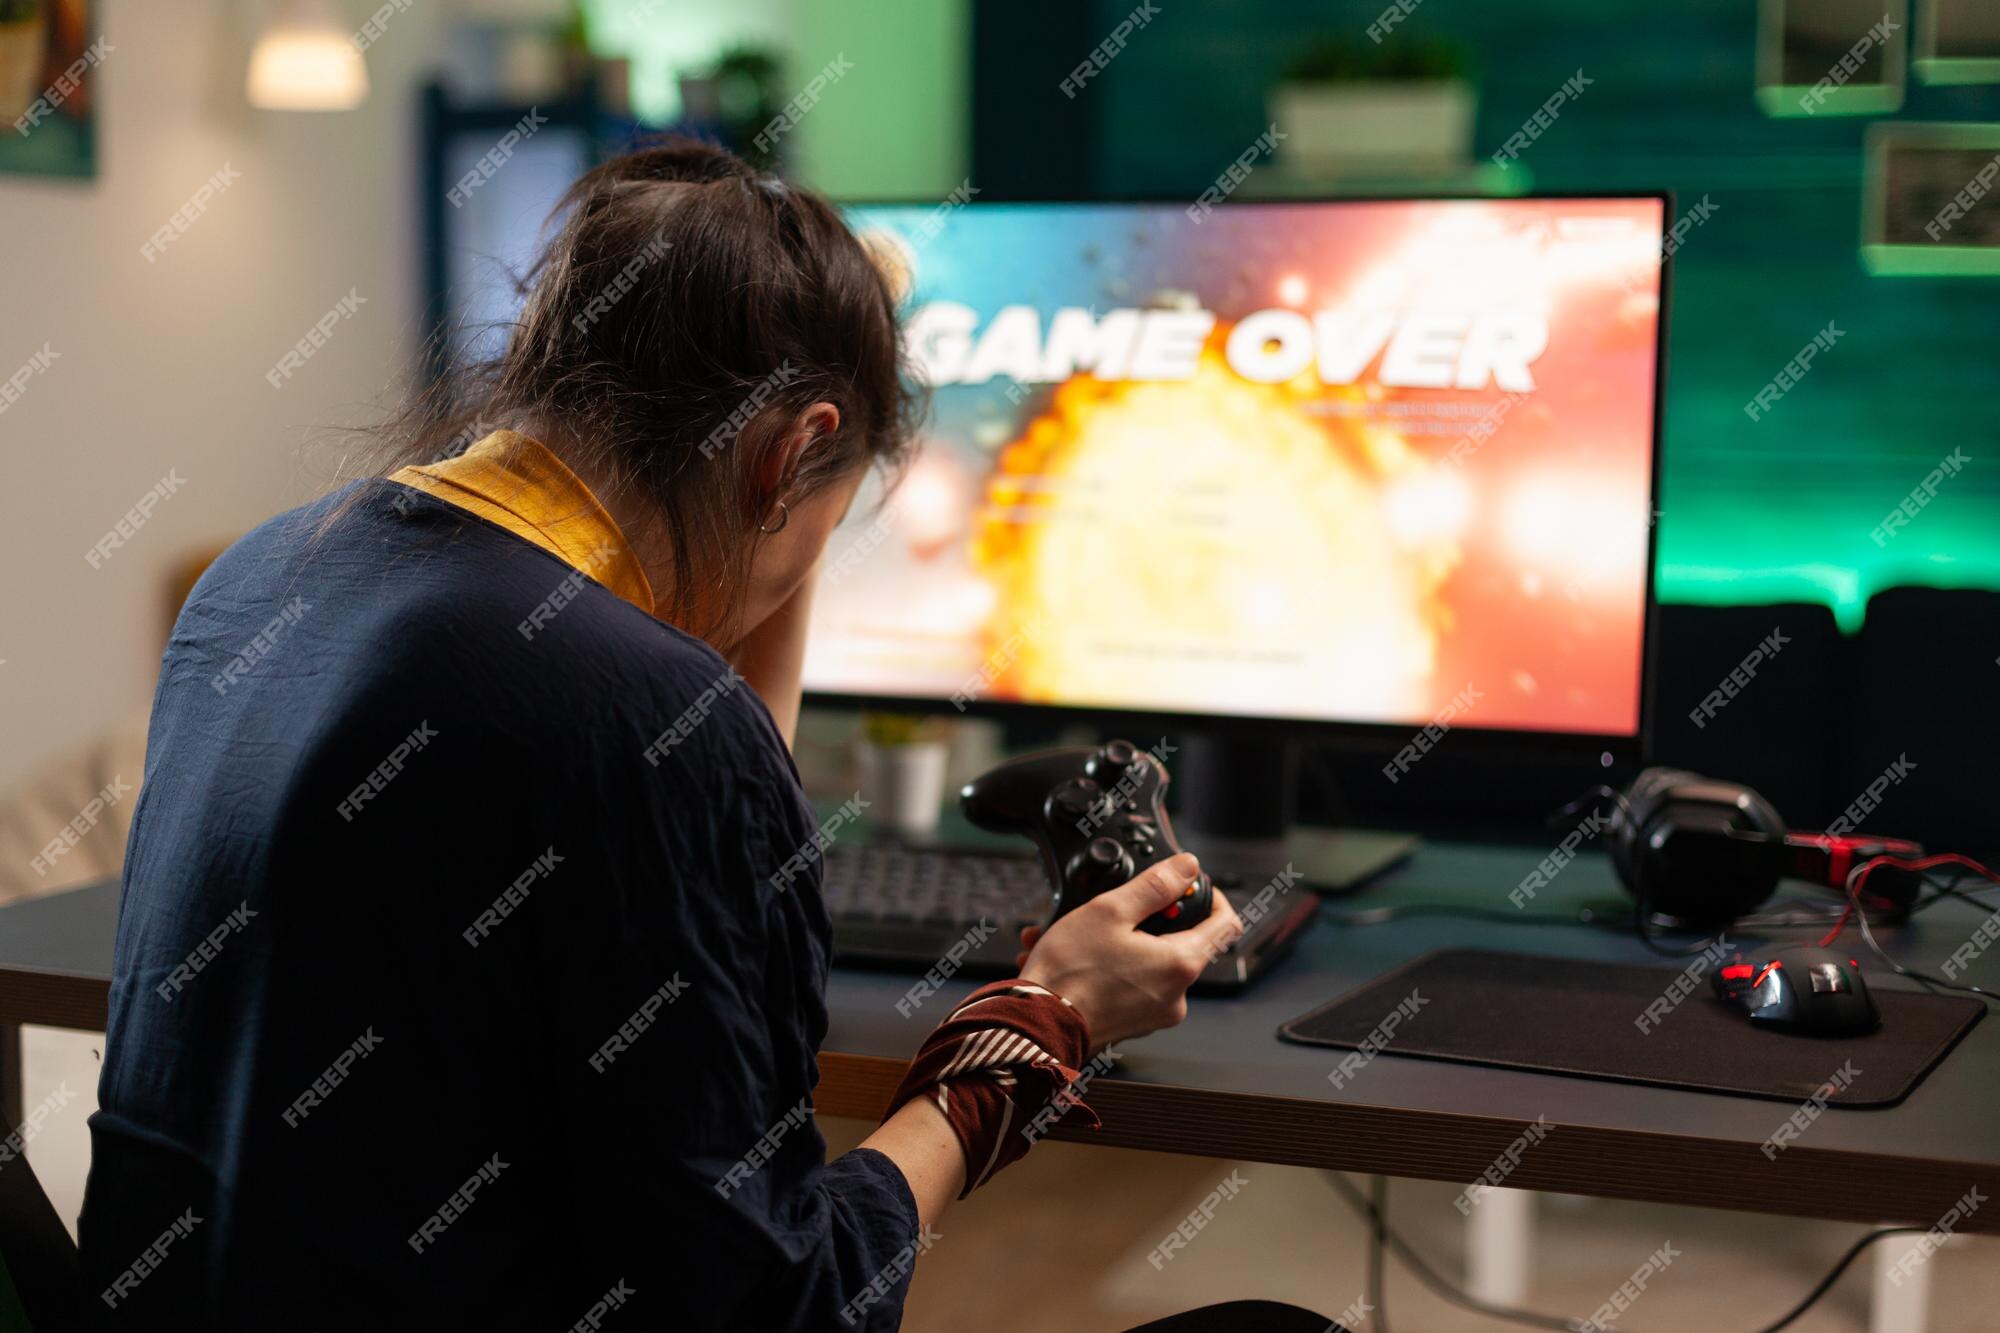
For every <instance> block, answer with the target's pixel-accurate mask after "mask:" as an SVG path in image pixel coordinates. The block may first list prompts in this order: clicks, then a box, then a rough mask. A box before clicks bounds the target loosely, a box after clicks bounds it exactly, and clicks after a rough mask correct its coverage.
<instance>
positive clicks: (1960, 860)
mask: <svg viewBox="0 0 2000 1333" xmlns="http://www.w3.org/2000/svg"><path fill="white" fill-rule="evenodd" d="M1884 865H1889V866H1901V867H1902V868H1903V869H1905V870H1931V869H1934V868H1936V867H1938V866H1945V865H1952V866H1964V867H1965V868H1966V869H1968V870H1971V871H1973V872H1974V873H1976V874H1979V875H1983V876H1984V877H1985V878H1987V879H1989V880H1991V881H1993V882H1994V883H1995V884H2000V874H1995V873H1994V872H1993V871H1991V870H1988V869H1987V868H1986V867H1985V866H1983V865H1981V864H1979V862H1977V861H1975V860H1973V859H1972V858H1971V857H1969V856H1960V855H1959V854H1958V853H1957V852H1940V853H1938V854H1937V855H1936V856H1925V857H1920V858H1918V859H1917V860H1915V861H1906V860H1904V859H1903V858H1901V857H1899V856H1877V857H1875V858H1873V859H1871V860H1868V861H1864V862H1862V864H1861V865H1859V866H1857V867H1856V868H1855V870H1854V872H1853V873H1852V874H1851V875H1849V876H1848V878H1847V904H1846V906H1844V907H1842V908H1841V909H1840V919H1839V920H1838V921H1835V922H1834V923H1833V929H1832V930H1829V931H1828V932H1826V934H1825V935H1824V936H1822V937H1821V938H1820V942H1819V947H1820V948H1822V949H1824V948H1826V947H1827V946H1828V945H1830V944H1832V943H1833V942H1834V941H1835V940H1837V939H1839V938H1840V932H1841V931H1842V930H1845V929H1846V928H1847V922H1848V920H1849V919H1850V918H1851V917H1853V915H1854V913H1855V912H1856V911H1857V910H1858V909H1859V908H1860V906H1861V885H1862V884H1863V882H1865V881H1866V880H1867V878H1868V876H1869V874H1870V873H1871V872H1872V871H1873V870H1874V869H1875V867H1876V866H1884Z"/></svg>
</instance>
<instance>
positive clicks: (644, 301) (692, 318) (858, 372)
mask: <svg viewBox="0 0 2000 1333" xmlns="http://www.w3.org/2000/svg"><path fill="white" fill-rule="evenodd" d="M552 222H553V223H554V224H555V225H556V231H555V234H554V235H553V237H552V238H551V239H550V240H549V242H548V243H547V245H546V246H545V247H544V249H543V250H542V252H541V254H540V256H539V257H538V258H537V260H536V261H535V263H534V264H533V266H532V267H531V268H530V269H529V270H528V271H527V273H526V274H524V275H522V277H521V278H520V286H521V289H522V292H523V295H524V296H525V305H524V307H523V309H522V312H521V315H520V317H519V319H518V321H517V322H516V323H515V324H514V325H513V326H512V328H511V332H510V336H509V337H508V339H507V346H506V349H505V351H504V352H502V353H501V354H500V355H499V357H498V358H496V359H494V360H492V361H487V362H472V363H461V364H450V365H448V366H447V368H446V370H445V372H444V374H443V375H442V376H441V377H440V378H439V379H438V380H437V381H436V382H435V383H434V384H432V385H431V386H430V387H429V388H428V389H426V390H425V391H423V392H422V393H420V394H418V395H417V397H416V398H415V399H413V400H412V401H411V403H410V404H409V405H408V406H406V407H405V408H404V409H403V410H402V411H401V412H399V413H398V414H397V415H396V416H395V417H394V418H393V419H392V420H391V421H390V423H389V424H388V426H387V428H386V429H385V431H384V449H383V454H384V456H383V457H381V458H379V459H377V460H375V461H376V462H377V463H378V464H381V465H383V467H382V470H385V471H386V470H393V469H394V468H395V467H400V466H403V465H405V464H409V463H421V462H428V461H433V460H435V459H437V458H438V457H439V456H440V455H441V454H445V453H450V452H456V451H457V450H461V449H463V448H464V446H465V445H466V444H469V443H471V442H472V441H473V440H475V439H477V438H478V437H479V436H480V435H482V434H484V433H485V432H486V431H488V430H491V429H496V428H499V427H509V428H512V429H516V430H520V431H522V432H523V433H525V434H530V435H536V436H538V438H542V440H543V442H544V443H546V444H548V445H550V446H551V447H552V448H555V449H557V451H558V452H559V453H561V454H562V455H563V456H564V457H565V458H566V459H567V460H568V461H571V462H572V463H573V464H575V463H578V462H582V463H585V464H588V465H589V466H590V468H591V470H592V471H593V472H594V473H595V474H596V475H597V476H599V477H608V478H610V479H611V484H612V485H613V486H615V487H617V488H618V489H620V490H622V491H626V492H636V493H637V494H638V495H640V496H642V497H643V498H644V499H645V500H646V501H647V502H648V503H647V505H646V508H647V509H648V510H649V512H652V513H655V514H657V516H658V521H659V523H660V525H661V532H662V534H663V535H664V537H665V539H666V542H667V543H668V545H669V546H670V547H671V550H672V555H673V570H672V573H673V587H672V588H671V590H668V591H667V593H666V595H664V596H663V598H662V601H663V605H662V606H661V607H660V613H661V614H662V616H664V617H665V618H666V619H668V620H671V621H673V622H674V623H675V624H677V625H679V626H681V627H682V628H683V629H686V630H688V631H689V632H691V633H698V634H699V633H709V632H712V631H715V630H717V629H720V628H722V627H723V626H724V625H725V624H726V622H727V620H728V618H729V616H730V614H731V612H732V610H733V608H734V607H735V606H736V604H737V601H738V595H739V593H740V592H741V589H742V587H743V585H744V581H745V579H746V577H747V573H748V568H749V561H750V556H751V553H752V551H753V550H754V544H755V538H756V536H757V531H756V530H757V525H758V523H759V522H760V521H761V520H763V519H764V518H766V517H767V516H768V514H769V513H770V512H771V504H772V500H773V499H774V498H775V496H774V495H772V494H771V493H769V492H764V491H762V490H761V489H760V487H759V486H758V484H757V480H756V478H757V475H758V471H759V466H760V464H761V463H762V462H763V461H764V460H765V458H766V457H767V455H768V453H769V451H770V450H772V449H775V448H778V447H780V446H781V444H782V442H783V437H784V431H785V427H786V426H788V425H789V424H790V423H791V422H792V421H793V420H794V419H795V418H796V417H797V415H798V413H799V412H801V411H802V410H804V409H805V408H806V407H808V406H810V405H811V404H813V403H815V402H822V401H823V402H829V403H832V404H833V405H834V406H835V407H837V408H839V410H840V426H839V428H838V429H837V430H835V431H833V432H831V433H830V434H828V435H825V436H823V437H821V438H820V439H819V440H818V441H817V442H815V443H814V444H813V445H812V446H810V447H809V448H808V449H807V450H806V452H805V453H804V454H803V455H802V456H801V458H800V459H799V461H798V464H797V466H796V468H795V469H794V470H793V472H792V473H791V474H790V475H788V476H787V477H786V478H785V479H784V481H783V482H782V483H781V485H780V487H779V490H778V492H777V494H782V495H785V496H789V497H791V498H792V499H793V500H794V502H796V500H797V499H799V498H802V497H804V496H806V495H810V494H811V493H812V492H813V491H815V490H816V489H818V488H820V487H822V486H824V485H827V484H829V483H830V482H832V481H834V480H836V479H838V478H842V477H845V476H847V475H850V474H851V472H852V471H853V470H854V469H855V468H857V467H861V466H866V465H867V464H869V463H880V464H884V465H886V466H889V467H892V468H893V467H895V466H898V465H900V464H901V463H902V462H903V461H904V460H905V458H906V456H907V454H908V451H909V447H910V441H911V439H912V437H913V433H914V430H915V427H916V423H917V421H918V419H919V416H920V413H921V409H922V400H921V397H920V396H919V395H918V394H917V393H916V392H915V391H914V390H913V389H912V388H911V384H912V381H911V379H910V377H909V376H908V375H907V374H906V373H905V366H904V364H903V353H902V343H901V339H900V337H899V335H898V330H897V327H896V316H895V298H894V296H893V295H892V293H891V291H890V288H889V284H888V281H887V280H886V279H885V277H884V275H883V274H882V272H881V271H880V270H879V269H878V268H877V267H876V265H875V263H874V262H873V261H872V260H871V259H870V257H869V254H868V253H867V251H866V250H865V249H864V248H863V246H862V245H861V243H860V242H859V241H857V240H856V239H855V237H854V235H853V234H852V233H851V232H850V231H848V229H847V226H846V224H845V223H844V222H843V221H842V219H841V217H840V214H839V212H838V211H837V210H836V209H835V208H834V207H833V206H832V205H831V204H829V203H828V202H827V201H826V200H825V199H823V198H821V197H820V196H819V195H817V194H815V193H813V192H812V191H810V190H805V189H801V188H799V187H798V186H796V185H793V184H790V183H788V182H786V181H784V180H781V179H780V178H778V177H776V176H773V175H768V174H765V173H762V172H759V171H757V170H756V169H754V168H752V167H750V166H749V165H747V164H745V163H744V162H742V161H741V160H740V159H738V158H736V157H734V156H732V155H730V154H729V153H727V152H725V151H723V150H722V149H720V148H716V147H714V146H712V145H709V144H705V143H701V142H699V141H696V140H692V139H683V138H670V139H664V140H660V141H658V142H656V143H654V144H651V145H649V146H646V147H643V148H640V149H639V150H637V151H634V152H630V153H626V154H625V155H623V156H621V157H617V158H613V159H611V160H610V161H608V162H605V163H603V164H602V165H600V166H597V167H595V168H593V169H592V170H590V171H589V172H587V173H586V174H585V175H584V176H582V177H581V178H580V179H579V180H577V182H576V183H575V184H574V185H572V186H571V187H570V189H569V191H568V192H567V193H566V194H565V195H564V196H563V199H562V200H561V202H560V203H559V204H558V205H557V207H556V210H555V212H554V214H553V216H552Z"/></svg>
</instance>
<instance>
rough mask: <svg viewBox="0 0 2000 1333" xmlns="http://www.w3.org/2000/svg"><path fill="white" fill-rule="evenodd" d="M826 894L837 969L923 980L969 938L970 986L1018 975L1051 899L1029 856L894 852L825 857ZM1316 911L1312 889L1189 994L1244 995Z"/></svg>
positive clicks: (858, 849)
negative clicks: (1028, 933) (1026, 935)
mask: <svg viewBox="0 0 2000 1333" xmlns="http://www.w3.org/2000/svg"><path fill="white" fill-rule="evenodd" d="M1216 882H1217V884H1218V885H1220V886H1221V887H1222V888H1223V889H1224V890H1225V891H1227V890H1228V889H1230V888H1231V887H1232V886H1231V884H1230V883H1229V881H1228V879H1227V878H1226V877H1223V876H1218V877H1217V879H1216ZM822 892H823V894H824V896H825V899H826V908H827V912H828V913H829V914H830V915H831V916H832V917H833V959H834V962H836V963H839V964H844V965H847V966H862V967H879V968H887V969H891V970H894V971H904V972H923V971H926V970H928V969H929V968H931V967H934V966H936V964H937V962H938V960H939V959H941V958H943V957H944V955H945V952H946V951H947V950H949V949H951V948H953V947H954V946H957V945H959V944H961V942H963V941H965V940H967V939H968V937H973V938H974V939H975V942H974V943H973V947H972V948H971V949H970V950H969V951H967V952H966V953H965V955H964V961H963V962H962V963H961V965H960V967H959V969H958V973H959V975H963V976H965V977H968V978H992V977H1007V976H1012V975H1014V971H1015V968H1014V955H1015V954H1017V953H1019V952H1020V949H1021V939H1020V935H1021V928H1022V927H1023V926H1029V925H1036V924H1039V923H1041V922H1042V921H1045V920H1047V919H1048V915H1049V910H1050V907H1051V905H1052V903H1053V899H1054V894H1053V892H1052V891H1051V889H1050V887H1049V881H1048V876H1047V874H1046V873H1045V872H1044V871H1043V869H1042V863H1041V861H1040V859H1039V858H1038V857H1037V856H1036V855H1035V854H1034V853H1033V852H1032V851H1022V852H1013V851H992V850H986V849H979V850H974V849H971V848H948V847H911V846H907V845H904V844H900V843H893V842H871V843H859V844H856V843H843V844H837V845H835V846H833V847H829V848H828V849H827V853H826V866H825V872H824V876H823V885H822ZM1239 897H1240V895H1239ZM1232 901H1235V900H1234V899H1232ZM1240 905H1241V904H1240V902H1239V906H1240ZM1317 908H1318V897H1317V895H1315V894H1314V893H1313V892H1312V891H1311V890H1310V889H1307V888H1305V887H1304V886H1301V887H1300V888H1298V889H1297V890H1295V891H1293V892H1291V893H1289V894H1288V895H1286V897H1285V898H1284V899H1281V900H1280V901H1279V903H1278V904H1277V905H1276V906H1275V907H1274V908H1273V910H1271V911H1270V912H1268V913H1267V914H1266V915H1265V916H1264V917H1263V918H1262V919H1261V920H1259V921H1258V922H1256V923H1255V924H1254V925H1252V926H1251V928H1250V929H1249V931H1248V932H1247V933H1246V934H1245V935H1244V937H1243V938H1242V939H1241V940H1239V941H1238V942H1237V945H1236V947H1235V948H1234V949H1232V950H1230V951H1229V952H1228V953H1226V954H1224V955H1222V956H1221V957H1220V958H1218V959H1216V960H1215V962H1213V963H1211V964H1210V965H1209V967H1208V970H1207V971H1206V972H1204V973H1203V974H1202V978H1201V980H1200V981H1198V982H1196V983H1195V988H1196V989H1197V990H1204V991H1229V990H1238V989H1241V988H1242V987H1243V986H1245V985H1248V984H1249V983H1250V982H1251V981H1252V980H1254V979H1255V978H1256V977H1258V976H1260V975H1261V974H1262V973H1263V972H1264V971H1265V970H1266V969H1267V968H1269V967H1270V966H1271V965H1272V964H1273V963H1275V962H1276V961H1277V960H1278V959H1279V958H1281V957H1282V956H1283V955H1284V954H1285V953H1286V952H1288V951H1289V950H1290V949H1291V946H1292V944H1293V943H1295V942H1296V940H1297V938H1298V936H1299V935H1300V934H1302V933H1303V932H1304V930H1305V928H1306V927H1307V926H1308V925H1310V924H1311V922H1312V919H1313V917H1314V915H1315V913H1316V911H1317ZM989 927H990V928H991V929H990V930H989V929H988V928H989Z"/></svg>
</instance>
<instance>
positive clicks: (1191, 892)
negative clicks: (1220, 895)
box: [1181, 884, 1195, 898]
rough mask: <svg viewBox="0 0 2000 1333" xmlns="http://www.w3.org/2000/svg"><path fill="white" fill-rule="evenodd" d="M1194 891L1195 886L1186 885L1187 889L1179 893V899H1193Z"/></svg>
mask: <svg viewBox="0 0 2000 1333" xmlns="http://www.w3.org/2000/svg"><path fill="white" fill-rule="evenodd" d="M1194 890H1195V886H1194V885H1192V884H1190V885H1188V886H1187V888H1186V889H1184V890H1183V891H1182V892H1181V897H1183V898H1192V897H1194Z"/></svg>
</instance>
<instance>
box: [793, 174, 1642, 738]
mask: <svg viewBox="0 0 2000 1333" xmlns="http://www.w3.org/2000/svg"><path fill="white" fill-rule="evenodd" d="M1663 211H1664V203H1663V201H1662V200H1660V199H1658V198H1627V199H1561V200H1557V199H1511V200H1482V201H1424V202H1419V201H1410V200H1396V201H1362V202H1341V203H1300V204H1291V203H1260V204H1250V205H1237V204H1232V205H1228V206H1224V207H1219V208H1214V209H1212V210H1206V211H1204V206H1203V205H1200V204H1196V205H1194V206H1191V207H1182V206H1179V205H1173V204H983V203H970V204H964V205H961V204H960V203H959V202H958V201H957V200H955V199H954V200H947V201H945V202H944V203H942V204H939V205H935V206H867V207H855V208H852V209H850V210H849V217H850V220H851V221H852V222H853V224H854V226H855V228H856V230H857V231H858V232H859V233H860V234H861V235H862V236H863V238H864V240H865V242H866V243H867V244H868V245H869V246H870V247H871V248H873V249H874V250H875V252H876V253H877V254H878V256H879V257H880V259H881V260H882V262H883V263H884V264H885V266H886V267H887V268H888V270H889V271H890V272H891V274H892V276H893V279H894V281H895V283H896V284H897V287H898V294H899V296H900V297H901V298H902V301H903V313H904V316H905V318H906V321H907V328H906V339H907V342H908V345H909V348H910V351H911V354H912V357H913V360H914V362H915V365H916V367H917V370H918V372H919V373H920V375H921V376H922V377H923V378H925V379H926V380H927V381H928V382H929V383H930V384H931V385H932V388H933V407H932V412H931V416H930V419H929V421H928V423H927V425H926V428H925V430H924V433H923V437H922V447H921V452H920V453H919V455H918V457H917V458H916V461H915V462H914V464H913V465H912V467H911V468H910V469H909V471H908V473H907V474H906V476H905V477H904V479H903V482H902V485H901V486H900V488H899V489H897V490H896V491H895V492H894V493H893V494H891V495H889V496H887V497H886V499H885V498H884V497H883V496H882V494H881V492H880V490H879V488H878V487H877V486H876V484H875V483H874V482H872V481H871V483H870V485H869V486H868V487H866V488H864V490H863V492H862V494H861V496H860V497H859V499H858V500H857V502H856V504H855V505H854V507H853V509H852V511H851V512H850V513H849V515H848V518H847V520H846V522H845V523H844V524H843V527H842V529H841V531H840V532H838V533H836V534H835V536H834V538H833V540H832V542H831V543H830V544H829V546H828V548H827V555H826V561H825V566H824V569H823V573H822V578H821V582H820V585H819V587H818V589H817V591H816V594H815V601H814V608H813V624H812V631H811V634H810V637H809V640H808V642H809V645H810V646H809V648H808V651H807V657H806V670H805V677H806V686H807V688H808V689H810V690H813V691H816V692H820V693H824V694H837V695H847V696H862V697H886V698H902V699H908V698H915V699H923V700H938V701H949V702H952V703H956V704H959V705H964V704H967V703H970V702H972V701H980V702H1003V703H1005V702H1012V703H1024V704H1036V705H1054V706H1063V707H1075V708H1084V709H1100V710H1121V711H1137V712H1160V713H1174V714H1197V715H1233V716H1246V717H1260V718H1278V719H1296V720H1300V721H1306V722H1339V723H1379V724H1395V725H1405V726H1421V725H1423V724H1425V723H1428V722H1430V721H1432V720H1433V719H1434V718H1436V717H1438V716H1439V715H1440V714H1444V713H1449V714H1450V715H1451V718H1452V725H1453V726H1458V727H1477V728H1501V729H1509V730H1524V731H1533V732H1564V733H1574V734H1579V735H1589V736H1604V737H1623V736H1632V735H1635V734H1636V733H1637V731H1638V729H1639V722H1640V695H1641V664H1642V660H1643V637H1644V630H1645V623H1646V604H1647V598H1648V588H1649V579H1648V573H1649V568H1648V559H1649V552H1650V550H1651V541H1650V538H1651V526H1652V522H1653V519H1654V516H1655V514H1654V509H1653V475H1654V474H1653V448H1654V414H1655V410H1656V405H1655V394H1656V392H1657V387H1658V386H1657V382H1656V381H1657V373H1658V341H1659V338H1660V299H1659V298H1660V290H1659V288H1660V273H1661V257H1662V224H1663V220H1664V218H1663Z"/></svg>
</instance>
